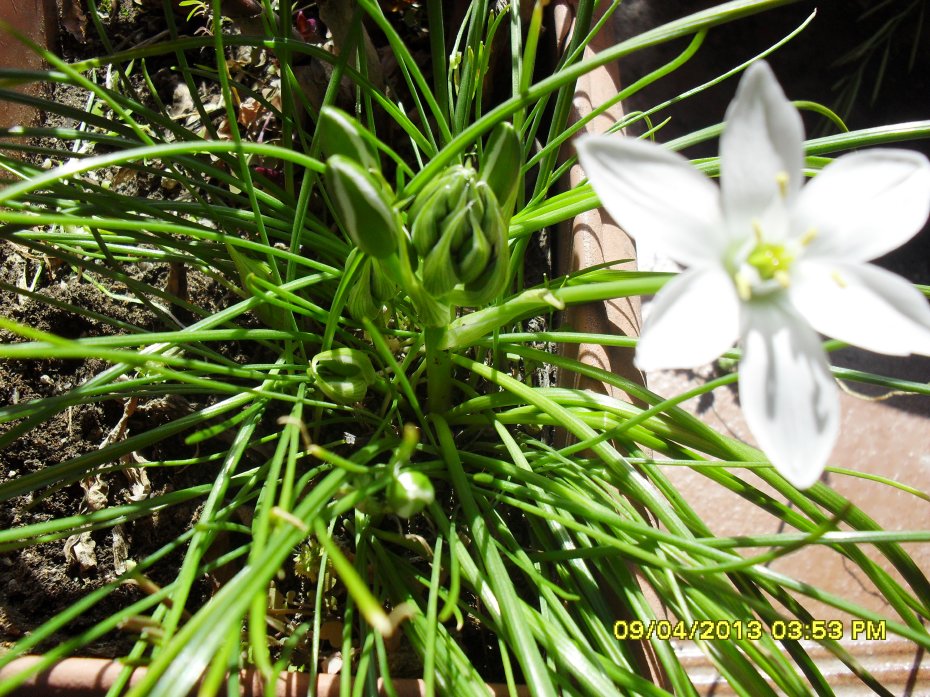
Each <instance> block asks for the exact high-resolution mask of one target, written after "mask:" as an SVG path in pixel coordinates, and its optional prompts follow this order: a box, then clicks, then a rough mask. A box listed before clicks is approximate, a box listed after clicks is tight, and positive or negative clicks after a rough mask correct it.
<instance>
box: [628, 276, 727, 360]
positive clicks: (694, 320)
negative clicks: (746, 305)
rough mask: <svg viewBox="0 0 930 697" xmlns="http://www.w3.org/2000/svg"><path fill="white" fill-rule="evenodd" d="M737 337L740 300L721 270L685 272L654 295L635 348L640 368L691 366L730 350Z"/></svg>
mask: <svg viewBox="0 0 930 697" xmlns="http://www.w3.org/2000/svg"><path fill="white" fill-rule="evenodd" d="M738 335H739V300H738V299H737V296H736V289H735V288H734V286H733V281H732V280H730V277H729V276H728V275H727V273H726V272H725V271H724V270H723V268H722V267H719V266H705V267H700V268H696V269H692V270H690V271H685V272H684V273H682V274H679V275H678V276H676V277H675V278H673V279H672V280H671V281H669V282H668V283H667V284H666V285H665V287H664V288H662V290H661V291H660V292H659V294H658V295H657V296H656V299H655V302H654V304H653V307H652V309H651V312H650V314H649V318H648V319H647V320H646V323H645V326H644V327H643V334H642V337H641V338H640V340H639V344H638V345H637V348H636V361H635V362H636V366H637V367H638V368H639V369H640V370H659V369H662V368H693V367H696V366H699V365H703V364H705V363H709V362H710V361H712V360H714V359H715V358H717V356H719V355H720V354H721V353H723V352H724V351H726V350H727V349H729V348H731V347H732V346H733V343H734V342H735V341H736V338H737V336H738Z"/></svg>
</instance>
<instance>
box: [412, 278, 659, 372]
mask: <svg viewBox="0 0 930 697" xmlns="http://www.w3.org/2000/svg"><path fill="white" fill-rule="evenodd" d="M670 278H671V275H669V274H666V273H638V274H636V275H635V277H633V278H624V279H621V280H617V281H602V282H595V283H585V284H582V285H576V286H565V287H562V288H531V289H530V290H526V291H524V292H522V293H519V294H517V295H515V296H513V297H512V298H510V299H509V300H507V301H505V302H504V303H502V304H500V305H493V306H491V307H487V308H485V309H483V310H479V311H478V312H472V313H471V314H468V315H465V316H464V317H459V318H458V319H457V320H455V321H454V322H452V324H451V325H449V328H448V331H445V330H441V332H440V334H439V337H438V338H439V340H440V341H439V343H438V344H437V346H438V347H440V348H443V349H454V348H462V347H464V346H469V345H470V344H473V343H474V342H476V341H478V340H479V339H482V338H484V337H485V336H486V335H487V334H489V333H490V332H492V331H494V330H495V329H499V328H503V327H504V326H505V325H506V324H507V323H508V322H513V321H515V320H518V319H520V318H521V317H532V316H533V315H534V314H538V313H541V312H547V311H552V310H554V309H556V310H561V309H564V307H565V306H566V305H578V304H582V303H590V302H602V301H604V300H610V299H612V298H624V297H629V296H631V295H651V294H653V293H657V292H658V291H659V289H660V288H661V287H662V286H664V285H665V283H666V282H667V281H668V280H669V279H670ZM429 331H430V330H427V332H429ZM426 350H427V355H429V350H430V348H429V333H427V344H426ZM431 382H432V380H431Z"/></svg>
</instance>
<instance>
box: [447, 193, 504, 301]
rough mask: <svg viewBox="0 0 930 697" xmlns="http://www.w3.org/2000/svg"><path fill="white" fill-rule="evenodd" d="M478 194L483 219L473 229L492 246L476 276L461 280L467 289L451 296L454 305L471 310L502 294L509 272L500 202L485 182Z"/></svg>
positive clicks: (476, 207) (479, 209) (477, 208)
mask: <svg viewBox="0 0 930 697" xmlns="http://www.w3.org/2000/svg"><path fill="white" fill-rule="evenodd" d="M476 191H477V194H478V199H479V201H480V202H481V205H480V206H475V210H476V211H480V212H481V218H480V220H478V221H476V222H475V223H474V226H475V228H476V229H479V230H481V231H482V233H483V236H484V238H485V240H487V243H488V246H489V247H490V252H489V255H488V262H487V263H486V264H484V265H483V267H482V269H481V272H480V273H479V274H477V275H476V276H474V277H471V278H468V279H464V278H463V279H462V280H463V283H464V288H463V289H462V291H461V292H459V291H458V290H456V291H455V292H453V293H452V294H451V295H450V299H451V301H452V302H454V303H456V304H458V305H465V306H470V307H473V306H475V305H483V304H484V303H487V302H490V301H491V300H493V299H494V298H495V297H496V296H498V295H500V294H501V293H502V292H503V291H504V289H505V288H506V286H507V279H508V277H509V276H508V274H509V272H510V247H509V246H508V244H507V224H506V223H505V222H504V216H503V214H502V213H501V210H500V207H499V206H498V205H497V199H496V198H495V196H494V194H493V193H492V192H491V190H490V188H489V187H488V186H486V185H485V184H484V182H478V185H477V186H476Z"/></svg>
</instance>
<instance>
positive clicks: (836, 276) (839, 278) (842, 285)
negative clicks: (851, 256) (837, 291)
mask: <svg viewBox="0 0 930 697" xmlns="http://www.w3.org/2000/svg"><path fill="white" fill-rule="evenodd" d="M830 278H832V279H833V281H834V282H835V283H836V285H838V286H839V287H840V288H846V287H847V286H848V285H849V284H848V283H846V279H844V278H843V277H842V276H840V272H839V271H836V270H834V271H833V272H832V273H831V274H830Z"/></svg>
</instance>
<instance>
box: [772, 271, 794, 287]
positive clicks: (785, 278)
mask: <svg viewBox="0 0 930 697" xmlns="http://www.w3.org/2000/svg"><path fill="white" fill-rule="evenodd" d="M775 280H776V281H778V285H780V286H781V287H782V288H787V287H788V286H790V285H791V276H789V275H788V272H787V271H776V272H775Z"/></svg>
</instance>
